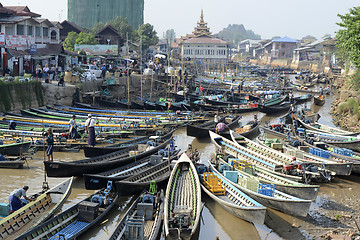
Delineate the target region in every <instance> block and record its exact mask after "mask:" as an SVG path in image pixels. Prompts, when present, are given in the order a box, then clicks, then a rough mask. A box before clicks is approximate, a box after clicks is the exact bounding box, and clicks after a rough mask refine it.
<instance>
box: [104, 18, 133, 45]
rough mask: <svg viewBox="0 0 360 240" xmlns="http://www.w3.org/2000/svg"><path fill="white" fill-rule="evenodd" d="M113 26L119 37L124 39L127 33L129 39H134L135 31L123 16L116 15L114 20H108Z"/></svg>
mask: <svg viewBox="0 0 360 240" xmlns="http://www.w3.org/2000/svg"><path fill="white" fill-rule="evenodd" d="M108 24H110V25H111V26H112V27H113V28H115V29H116V31H118V33H119V34H120V36H121V37H123V38H124V39H126V34H127V33H128V37H129V40H131V41H132V40H134V37H135V33H134V28H133V27H132V26H131V25H130V24H129V22H128V20H127V19H126V18H123V17H116V18H115V19H114V20H112V21H111V22H109V23H108Z"/></svg>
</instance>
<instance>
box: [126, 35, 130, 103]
mask: <svg viewBox="0 0 360 240" xmlns="http://www.w3.org/2000/svg"><path fill="white" fill-rule="evenodd" d="M126 48H127V55H128V57H129V33H126ZM126 67H127V93H128V109H129V108H130V68H129V61H126Z"/></svg>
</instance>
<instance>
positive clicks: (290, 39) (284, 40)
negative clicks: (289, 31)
mask: <svg viewBox="0 0 360 240" xmlns="http://www.w3.org/2000/svg"><path fill="white" fill-rule="evenodd" d="M272 42H288V43H297V42H298V41H297V40H295V39H292V38H289V37H283V38H276V39H274V40H272Z"/></svg>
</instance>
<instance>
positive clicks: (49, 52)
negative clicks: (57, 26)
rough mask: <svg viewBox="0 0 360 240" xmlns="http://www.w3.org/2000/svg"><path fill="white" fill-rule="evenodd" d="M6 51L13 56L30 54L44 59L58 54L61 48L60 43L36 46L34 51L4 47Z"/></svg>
mask: <svg viewBox="0 0 360 240" xmlns="http://www.w3.org/2000/svg"><path fill="white" fill-rule="evenodd" d="M6 51H7V52H8V53H9V54H10V55H11V56H13V57H22V56H25V55H30V56H31V57H32V58H33V59H46V58H51V57H54V56H57V55H60V54H61V53H63V48H62V46H61V44H46V47H45V48H37V49H36V53H30V49H24V50H17V49H12V48H6Z"/></svg>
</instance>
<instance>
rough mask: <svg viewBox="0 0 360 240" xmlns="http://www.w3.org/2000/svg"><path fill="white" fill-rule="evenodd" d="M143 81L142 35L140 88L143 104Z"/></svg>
mask: <svg viewBox="0 0 360 240" xmlns="http://www.w3.org/2000/svg"><path fill="white" fill-rule="evenodd" d="M142 79H143V71H142V35H141V36H140V88H141V90H140V91H141V102H142V100H143V86H142Z"/></svg>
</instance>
